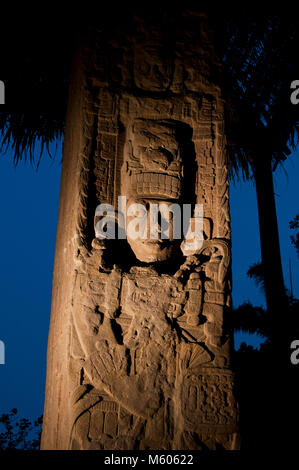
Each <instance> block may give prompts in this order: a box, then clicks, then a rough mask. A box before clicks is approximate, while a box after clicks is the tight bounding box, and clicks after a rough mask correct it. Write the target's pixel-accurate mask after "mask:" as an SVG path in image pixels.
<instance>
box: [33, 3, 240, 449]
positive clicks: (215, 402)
mask: <svg viewBox="0 0 299 470" xmlns="http://www.w3.org/2000/svg"><path fill="white" fill-rule="evenodd" d="M104 23H105V22H103V23H102V25H101V24H99V25H97V26H96V27H91V28H89V30H88V32H87V33H86V35H85V36H84V37H82V40H81V42H80V50H79V52H78V55H77V59H76V61H75V63H74V69H73V74H72V82H71V86H70V99H69V107H68V116H67V127H66V136H65V144H64V157H63V172H62V183H61V196H60V209H59V223H58V231H57V246H56V254H55V269H54V280H53V301H52V314H51V327H50V335H49V345H48V369H47V385H46V402H45V413H44V425H43V434H42V448H43V449H176V450H179V449H207V448H208V449H216V448H217V449H218V448H220V447H221V448H224V449H236V448H238V406H237V403H236V400H235V396H234V375H233V373H232V370H231V362H230V356H231V347H232V341H231V340H232V338H231V331H229V330H227V329H226V327H225V325H226V321H225V320H226V319H227V317H228V316H229V312H230V305H231V248H230V217H229V194H228V178H227V167H226V160H225V134H224V111H223V109H224V103H223V100H222V97H221V90H220V87H219V85H218V83H217V75H218V71H219V63H218V60H217V57H216V55H215V52H214V49H213V47H212V39H211V33H210V31H209V28H208V22H207V20H206V17H205V16H204V15H202V14H200V13H196V12H190V11H185V13H180V16H179V18H178V17H177V16H176V15H173V16H171V15H169V14H167V15H165V17H164V16H163V15H162V17H160V16H159V17H157V18H155V17H150V16H147V15H144V16H137V15H135V16H131V17H130V18H129V19H128V18H127V19H126V21H124V22H123V24H118V23H117V22H116V24H115V25H113V27H111V24H109V27H108V26H107V25H106V26H105V24H104ZM119 196H126V200H127V203H135V204H136V203H141V204H144V206H145V207H150V206H151V204H157V203H163V204H164V205H165V206H167V207H169V206H171V204H177V205H178V207H180V208H183V205H184V204H190V205H191V207H192V208H194V207H195V204H202V205H203V217H204V218H203V228H204V235H203V236H204V241H203V244H202V246H201V247H200V248H198V249H194V250H193V251H192V250H190V249H187V245H186V243H185V241H184V240H183V239H181V240H177V239H174V240H159V241H153V240H150V239H146V240H135V239H132V237H131V236H130V234H129V233H128V231H127V234H126V235H127V237H126V238H125V239H116V240H99V239H98V238H97V227H98V225H97V223H98V222H99V218H98V217H95V209H96V207H97V206H98V205H99V204H100V203H101V204H103V203H105V204H110V205H112V206H113V207H115V208H116V209H117V206H118V197H119ZM119 217H120V216H119V214H118V215H117V220H118V223H119V224H120V218H119ZM195 218H196V214H194V213H191V224H192V221H193V222H194V223H195ZM128 223H129V220H127V224H128ZM127 226H128V225H126V224H124V226H123V230H124V232H126V229H127Z"/></svg>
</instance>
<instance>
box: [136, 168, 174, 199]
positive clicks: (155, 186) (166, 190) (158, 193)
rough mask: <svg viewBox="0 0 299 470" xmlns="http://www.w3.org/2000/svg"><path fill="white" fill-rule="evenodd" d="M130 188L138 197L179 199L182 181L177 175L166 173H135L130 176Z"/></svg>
mask: <svg viewBox="0 0 299 470" xmlns="http://www.w3.org/2000/svg"><path fill="white" fill-rule="evenodd" d="M130 179H131V185H132V189H133V190H135V192H136V194H137V195H138V196H140V197H150V198H152V197H155V198H156V199H179V197H180V196H181V192H182V183H181V180H180V179H179V178H178V177H177V176H173V175H168V174H166V173H153V172H147V173H137V174H136V173H135V174H133V175H132V176H131V178H130Z"/></svg>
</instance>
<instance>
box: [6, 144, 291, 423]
mask: <svg viewBox="0 0 299 470" xmlns="http://www.w3.org/2000/svg"><path fill="white" fill-rule="evenodd" d="M60 171H61V145H60V146H59V147H58V150H57V154H56V157H55V159H54V161H51V160H50V159H49V157H48V156H47V154H45V155H44V157H43V159H42V162H41V165H40V168H39V170H38V171H36V170H35V169H34V168H33V167H32V166H31V165H30V164H29V163H27V164H24V163H23V162H20V163H19V164H18V166H17V167H16V168H15V167H14V166H13V161H12V155H11V153H9V152H8V153H7V154H5V155H0V194H1V199H0V200H1V232H0V242H1V248H2V249H1V271H0V292H1V302H0V308H1V314H0V340H2V341H4V343H5V350H6V364H5V365H0V414H1V413H3V412H7V411H9V410H10V409H11V408H14V407H16V408H18V410H19V412H20V415H21V416H22V417H28V418H36V417H37V416H39V415H40V414H42V412H43V401H44V387H45V373H46V348H47V336H48V327H49V319H50V304H51V282H52V271H53V262H54V249H55V236H56V224H57V213H58V198H59V182H60ZM298 182H299V153H297V154H293V155H292V156H290V158H289V159H288V161H287V162H286V163H285V164H284V170H283V169H277V171H276V173H275V193H276V196H277V197H276V203H277V213H278V220H279V227H280V239H281V251H282V258H283V267H284V274H285V283H286V285H287V287H289V286H290V268H289V266H290V263H291V268H292V277H293V288H294V295H295V296H297V297H298V296H299V283H298V279H299V260H298V258H296V251H295V248H294V247H292V246H291V243H290V235H291V231H290V229H289V221H290V220H291V219H292V218H294V216H295V215H296V214H297V213H299V198H298ZM231 218H232V242H233V245H232V246H233V250H232V255H233V302H234V306H238V305H239V304H240V303H242V302H245V301H248V300H250V301H251V302H252V303H253V304H255V305H264V304H265V301H264V296H263V293H262V292H261V291H260V290H259V289H258V288H257V287H256V286H255V284H254V282H253V281H252V280H251V279H249V278H248V277H247V276H246V271H247V270H248V268H249V266H250V265H251V264H253V263H254V262H257V261H259V260H260V247H259V232H258V216H257V205H256V195H255V188H254V186H253V184H252V183H248V182H247V183H244V182H240V183H237V184H233V183H231ZM244 340H245V341H247V342H248V343H249V344H253V345H255V346H257V345H258V344H259V343H260V341H261V340H260V339H259V338H257V337H252V336H251V335H247V334H237V335H236V337H235V344H236V347H238V346H239V344H240V342H241V341H244Z"/></svg>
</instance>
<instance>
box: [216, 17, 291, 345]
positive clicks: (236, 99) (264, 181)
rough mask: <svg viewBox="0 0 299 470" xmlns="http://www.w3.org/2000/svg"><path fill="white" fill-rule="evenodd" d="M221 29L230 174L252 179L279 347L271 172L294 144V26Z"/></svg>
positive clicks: (267, 23) (256, 23) (248, 24)
mask: <svg viewBox="0 0 299 470" xmlns="http://www.w3.org/2000/svg"><path fill="white" fill-rule="evenodd" d="M224 29H225V31H224V32H223V30H222V31H221V36H222V38H223V37H224V38H225V39H224V41H223V42H222V58H223V67H224V89H225V90H226V95H227V97H228V100H227V103H228V108H227V112H228V116H229V118H228V120H227V124H228V128H227V135H228V139H229V141H228V147H227V149H228V156H229V163H230V166H231V169H232V172H234V171H235V170H237V171H238V170H241V171H242V173H243V176H244V177H245V178H249V177H251V176H253V178H254V181H255V185H256V194H257V203H258V213H259V226H260V242H261V254H262V263H263V269H264V282H265V294H266V301H267V307H268V311H269V312H270V313H271V315H272V334H273V335H275V336H276V337H277V341H278V342H279V343H280V342H281V334H282V329H283V325H282V323H283V322H282V321H281V318H282V316H283V317H284V318H286V317H287V312H288V302H287V296H286V293H285V286H284V280H283V273H282V265H281V256H280V246H279V237H278V227H277V216H276V208H275V198H274V189H273V176H272V172H273V171H274V170H275V168H276V167H277V165H278V164H280V163H281V162H283V160H285V159H286V158H287V156H288V155H289V153H290V152H291V150H292V149H295V147H296V144H297V142H298V130H299V119H298V111H297V108H296V106H294V105H292V103H291V101H290V84H291V82H292V81H293V80H294V78H295V77H296V73H297V70H296V67H297V66H296V61H295V60H294V57H295V56H296V50H297V48H298V44H299V42H298V39H299V38H298V25H297V24H296V20H295V21H292V19H291V18H290V17H289V16H288V15H285V16H284V15H280V16H275V15H274V16H273V15H272V16H271V15H258V16H257V15H249V16H248V15H246V16H245V15H243V16H242V15H241V16H238V19H237V20H236V18H234V17H233V16H232V17H230V18H229V19H228V21H227V22H226V23H225V27H224ZM285 323H287V321H286V322H285Z"/></svg>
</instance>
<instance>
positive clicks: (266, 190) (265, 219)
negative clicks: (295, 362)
mask: <svg viewBox="0 0 299 470" xmlns="http://www.w3.org/2000/svg"><path fill="white" fill-rule="evenodd" d="M255 181H256V194H257V203H258V213H259V226H260V242H261V254H262V264H263V269H264V276H265V293H266V302H267V307H268V311H269V312H270V314H271V315H272V322H273V323H272V325H273V331H272V333H273V335H274V337H276V338H277V339H278V338H279V334H280V333H281V329H282V328H283V324H286V323H287V318H286V316H287V312H288V300H287V296H286V292H285V285H284V279H283V271H282V264H281V254H280V245H279V234H278V225H277V216H276V206H275V198H274V186H273V176H272V166H271V159H270V158H265V156H264V155H260V156H259V157H258V158H257V159H256V161H255ZM274 337H273V339H274Z"/></svg>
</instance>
